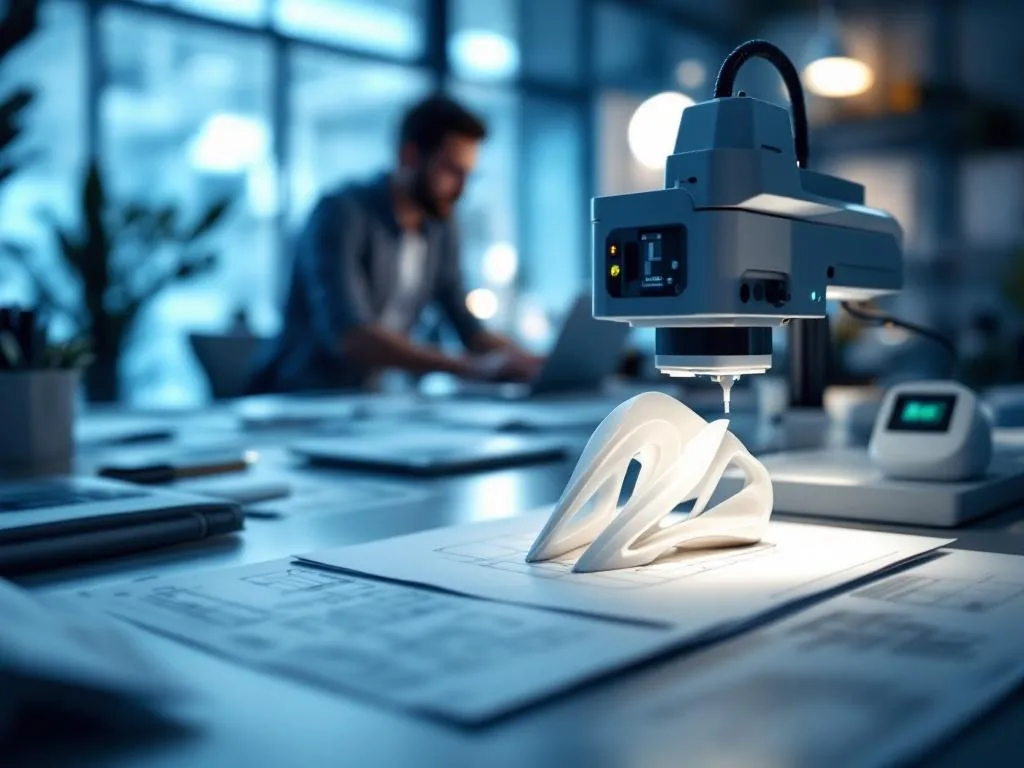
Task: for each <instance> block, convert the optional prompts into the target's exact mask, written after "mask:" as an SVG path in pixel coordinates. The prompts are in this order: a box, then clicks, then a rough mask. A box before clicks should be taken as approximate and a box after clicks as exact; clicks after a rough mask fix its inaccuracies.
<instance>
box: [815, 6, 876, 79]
mask: <svg viewBox="0 0 1024 768" xmlns="http://www.w3.org/2000/svg"><path fill="white" fill-rule="evenodd" d="M807 61H809V62H810V63H809V64H808V65H807V66H806V67H805V68H804V72H803V75H804V84H805V85H806V86H807V89H808V90H809V91H810V92H811V93H816V94H817V95H819V96H825V97H827V98H832V99H841V98H847V97H850V96H857V95H859V94H861V93H864V92H865V91H866V90H868V88H870V87H871V86H872V85H873V84H874V82H875V73H874V72H873V71H872V69H871V67H870V66H868V65H867V64H866V63H865V62H863V61H861V60H860V59H858V58H856V57H854V56H853V55H852V54H851V53H850V51H849V49H848V48H847V47H846V45H845V44H844V43H843V39H842V36H841V35H840V33H839V21H838V19H837V18H836V16H835V12H834V11H829V10H823V11H822V18H821V25H820V28H819V30H818V32H817V34H816V35H815V36H814V38H813V39H812V41H811V45H810V46H809V48H808V51H807Z"/></svg>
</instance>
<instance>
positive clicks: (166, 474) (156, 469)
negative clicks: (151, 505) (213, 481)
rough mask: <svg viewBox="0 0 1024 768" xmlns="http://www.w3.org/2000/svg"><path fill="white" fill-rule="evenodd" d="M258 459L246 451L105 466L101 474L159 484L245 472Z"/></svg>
mask: <svg viewBox="0 0 1024 768" xmlns="http://www.w3.org/2000/svg"><path fill="white" fill-rule="evenodd" d="M255 461H256V455H255V454H254V453H252V452H246V453H245V454H243V455H242V456H239V457H238V458H230V459H225V460H221V461H210V462H207V463H197V464H183V465H175V464H171V463H158V464H147V465H145V466H141V467H105V468H103V469H100V471H99V475H100V476H102V477H109V478H111V479H115V480H125V481H127V482H130V483H138V484H140V485H158V484H163V483H173V482H175V481H177V480H187V479H189V478H194V477H208V476H210V475H223V474H227V473H229V472H244V471H245V470H247V469H248V468H249V466H250V465H251V464H253V463H254V462H255Z"/></svg>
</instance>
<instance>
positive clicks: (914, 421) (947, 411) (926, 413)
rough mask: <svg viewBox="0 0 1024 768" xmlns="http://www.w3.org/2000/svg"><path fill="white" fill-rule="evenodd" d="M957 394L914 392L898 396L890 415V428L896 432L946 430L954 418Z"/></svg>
mask: <svg viewBox="0 0 1024 768" xmlns="http://www.w3.org/2000/svg"><path fill="white" fill-rule="evenodd" d="M955 407H956V395H933V394H924V393H921V394H914V393H912V392H907V393H905V394H902V395H900V396H899V397H897V398H896V404H895V406H894V407H893V409H892V416H890V417H889V429H891V430H893V431H895V432H945V431H947V430H948V429H949V424H950V422H951V421H952V419H953V409H954V408H955Z"/></svg>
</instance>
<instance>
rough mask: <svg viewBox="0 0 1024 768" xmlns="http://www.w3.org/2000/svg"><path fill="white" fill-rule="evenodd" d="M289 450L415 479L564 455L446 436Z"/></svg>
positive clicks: (542, 441)
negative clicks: (414, 477) (414, 476)
mask: <svg viewBox="0 0 1024 768" xmlns="http://www.w3.org/2000/svg"><path fill="white" fill-rule="evenodd" d="M290 448H291V450H292V451H293V452H294V453H296V454H298V455H300V456H302V457H304V458H306V459H308V460H310V461H312V462H315V463H322V464H333V465H337V466H345V467H354V468H360V469H371V470H379V471H390V472H401V473H406V474H413V475H444V474H455V473H460V472H471V471H476V470H484V469H501V468H503V467H510V466H515V465H519V464H526V463H531V462H540V461H550V460H554V459H560V458H562V457H564V456H565V453H566V446H565V444H564V443H563V442H561V441H558V440H553V439H551V438H539V437H533V436H522V435H494V434H479V433H477V434H473V433H466V432H450V431H437V432H421V431H416V432H412V433H406V434H396V433H393V432H392V433H390V434H387V435H381V436H376V435H375V436H358V437H356V436H350V437H340V438H319V439H311V440H303V441H300V442H297V443H294V444H293V445H291V446H290Z"/></svg>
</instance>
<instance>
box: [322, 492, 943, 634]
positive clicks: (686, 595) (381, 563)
mask: <svg viewBox="0 0 1024 768" xmlns="http://www.w3.org/2000/svg"><path fill="white" fill-rule="evenodd" d="M549 513H550V509H546V510H544V511H543V513H542V514H539V515H538V514H531V515H524V516H522V517H517V518H512V519H506V520H498V521H494V522H487V523H478V524H475V525H461V526H455V527H451V528H441V529H436V530H431V531H425V532H422V533H416V534H412V535H409V536H400V537H398V538H393V539H385V540H382V541H376V542H371V543H369V544H359V545H356V546H350V547H339V548H336V549H333V550H329V551H325V552H318V553H314V554H311V555H306V556H303V558H302V560H304V561H308V562H314V563H319V564H321V565H324V566H327V567H331V568H336V569H340V570H344V571H349V572H357V573H366V574H371V575H374V576H380V577H383V578H387V579H393V580H396V581H402V582H410V583H417V584H425V585H429V586H433V587H437V588H440V589H445V590H450V591H452V592H459V593H463V594H470V595H473V596H476V597H482V598H486V599H489V600H500V601H505V602H510V603H520V604H526V605H534V606H538V607H542V608H550V609H556V610H566V611H575V612H582V613H588V614H592V615H595V616H602V617H610V618H618V619H624V620H631V621H637V622H649V623H652V624H659V625H663V626H666V627H671V628H672V630H673V632H674V633H675V634H676V635H677V636H678V637H680V638H682V639H690V638H697V637H701V636H704V635H705V633H709V632H711V633H713V632H717V631H720V630H723V629H730V630H731V629H734V628H735V627H736V626H737V625H738V624H742V623H746V622H750V621H751V620H753V619H756V618H757V617H758V616H760V615H762V614H765V613H768V612H772V611H775V610H778V609H780V608H782V607H784V606H787V605H790V604H793V603H796V602H799V601H801V600H804V599H807V598H811V597H814V596H815V595H819V594H821V593H823V592H826V591H828V590H830V589H834V588H837V587H840V586H843V585H844V584H849V583H850V582H852V581H855V580H856V579H858V578H861V577H865V576H869V575H871V574H873V573H877V572H879V571H881V570H884V569H886V568H889V567H892V566H895V565H898V564H900V563H903V562H906V561H908V560H911V559H913V558H915V557H918V556H920V555H922V554H924V553H927V552H930V551H932V550H935V549H937V548H939V547H941V546H943V545H945V544H948V543H949V541H950V540H949V539H935V538H927V537H922V536H905V535H900V534H890V533H877V532H872V531H855V530H848V529H844V528H829V527H824V526H813V525H800V524H796V523H772V524H771V525H770V526H769V528H768V532H767V534H766V535H765V538H764V539H763V540H762V541H761V542H760V543H759V544H755V545H753V546H748V547H737V548H732V549H719V550H704V551H690V552H677V553H675V554H673V555H670V556H667V557H663V558H661V559H659V560H658V561H656V562H655V563H652V564H651V565H647V566H643V567H640V568H627V569H621V570H615V571H605V572H603V573H587V574H580V573H573V572H572V570H571V568H572V564H573V563H574V562H575V560H576V558H577V557H578V556H579V554H580V553H579V552H574V553H571V554H569V555H567V556H565V557H563V558H560V559H558V560H556V561H551V562H543V563H527V562H525V560H524V557H525V555H526V552H527V550H528V549H529V547H530V544H531V543H532V542H533V540H534V538H535V537H536V535H537V533H538V532H539V531H540V530H541V528H542V527H543V524H544V521H545V519H546V517H547V515H548V514H549Z"/></svg>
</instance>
